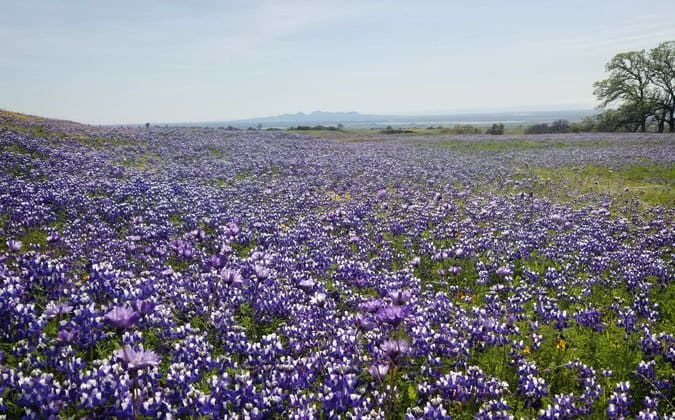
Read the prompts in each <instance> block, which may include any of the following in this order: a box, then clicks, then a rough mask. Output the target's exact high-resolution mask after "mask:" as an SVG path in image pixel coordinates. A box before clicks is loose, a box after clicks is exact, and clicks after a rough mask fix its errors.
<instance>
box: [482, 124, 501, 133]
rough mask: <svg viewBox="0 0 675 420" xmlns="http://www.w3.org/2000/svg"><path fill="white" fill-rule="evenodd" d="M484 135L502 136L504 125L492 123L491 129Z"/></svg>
mask: <svg viewBox="0 0 675 420" xmlns="http://www.w3.org/2000/svg"><path fill="white" fill-rule="evenodd" d="M485 134H492V135H502V134H504V124H502V123H499V124H497V123H494V124H492V127H490V128H488V129H487V131H486V132H485Z"/></svg>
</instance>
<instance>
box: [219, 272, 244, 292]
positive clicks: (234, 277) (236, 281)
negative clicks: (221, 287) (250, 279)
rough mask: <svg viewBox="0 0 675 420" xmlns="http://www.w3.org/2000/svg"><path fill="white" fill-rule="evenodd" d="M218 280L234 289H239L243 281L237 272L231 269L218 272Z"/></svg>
mask: <svg viewBox="0 0 675 420" xmlns="http://www.w3.org/2000/svg"><path fill="white" fill-rule="evenodd" d="M220 278H221V279H222V280H223V282H225V284H227V285H228V286H232V287H235V288H239V287H241V286H242V285H243V284H244V279H243V278H242V277H241V274H240V273H239V271H238V270H233V269H231V268H223V269H222V270H220Z"/></svg>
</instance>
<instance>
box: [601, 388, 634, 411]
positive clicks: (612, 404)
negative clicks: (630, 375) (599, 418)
mask: <svg viewBox="0 0 675 420" xmlns="http://www.w3.org/2000/svg"><path fill="white" fill-rule="evenodd" d="M632 404H633V398H632V397H631V394H630V382H627V381H626V382H619V383H618V384H617V385H616V387H615V388H614V393H612V396H611V397H610V399H609V404H608V406H607V410H606V413H607V416H608V417H609V418H611V419H617V418H625V417H626V416H629V415H630V406H631V405H632Z"/></svg>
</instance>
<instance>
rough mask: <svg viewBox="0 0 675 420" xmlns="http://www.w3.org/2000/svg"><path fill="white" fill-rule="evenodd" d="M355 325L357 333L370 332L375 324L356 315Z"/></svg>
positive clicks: (362, 316) (366, 318) (363, 316)
mask: <svg viewBox="0 0 675 420" xmlns="http://www.w3.org/2000/svg"><path fill="white" fill-rule="evenodd" d="M355 324H356V328H358V330H359V331H370V330H372V329H373V328H375V326H376V324H375V322H373V321H372V320H371V319H370V318H368V317H367V316H365V315H357V316H356V321H355Z"/></svg>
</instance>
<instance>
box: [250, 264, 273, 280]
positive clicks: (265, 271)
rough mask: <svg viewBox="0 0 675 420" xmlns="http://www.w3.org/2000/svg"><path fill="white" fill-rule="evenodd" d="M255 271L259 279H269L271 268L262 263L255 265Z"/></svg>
mask: <svg viewBox="0 0 675 420" xmlns="http://www.w3.org/2000/svg"><path fill="white" fill-rule="evenodd" d="M253 272H254V273H255V276H256V277H257V278H258V280H267V279H268V278H269V276H270V269H269V268H267V267H265V266H264V265H261V264H256V265H254V266H253Z"/></svg>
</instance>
